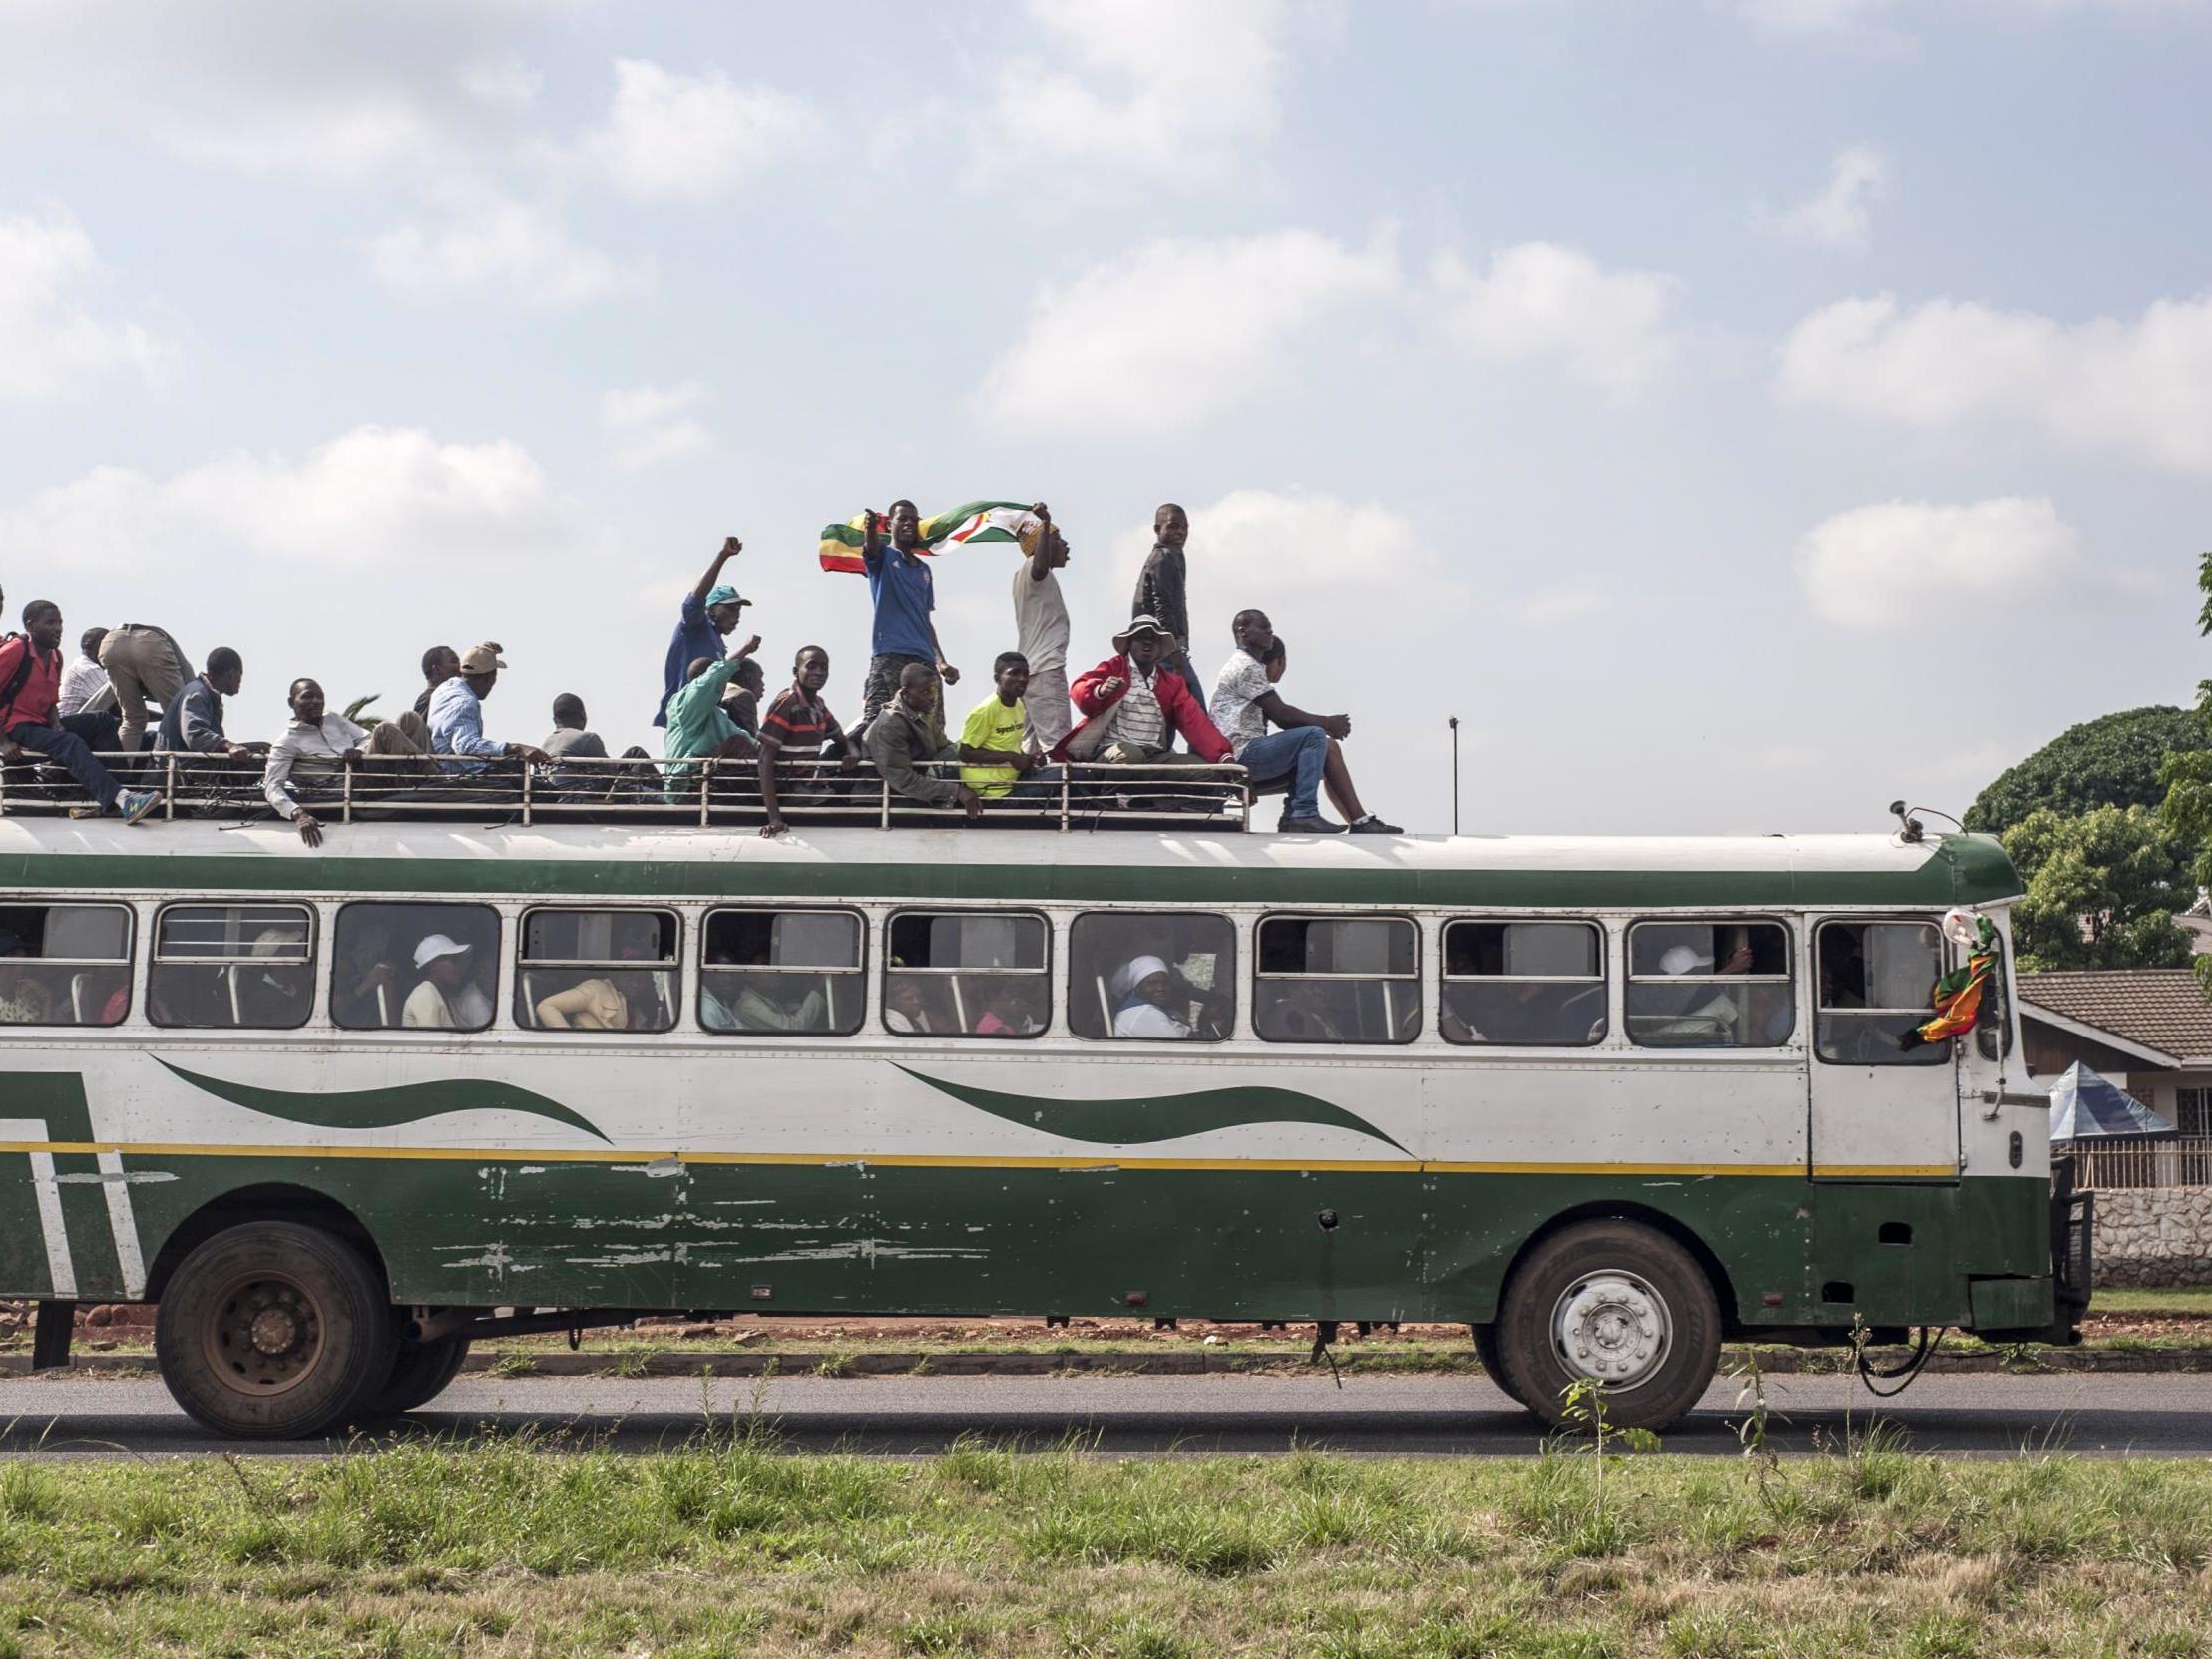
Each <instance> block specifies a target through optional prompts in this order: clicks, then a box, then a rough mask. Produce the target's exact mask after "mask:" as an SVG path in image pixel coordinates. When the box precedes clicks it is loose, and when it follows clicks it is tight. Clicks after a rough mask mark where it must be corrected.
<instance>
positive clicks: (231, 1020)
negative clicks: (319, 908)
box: [146, 904, 315, 1032]
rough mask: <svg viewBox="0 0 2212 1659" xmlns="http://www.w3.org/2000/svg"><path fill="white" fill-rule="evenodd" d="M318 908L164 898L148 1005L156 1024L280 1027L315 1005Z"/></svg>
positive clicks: (298, 1021)
mask: <svg viewBox="0 0 2212 1659" xmlns="http://www.w3.org/2000/svg"><path fill="white" fill-rule="evenodd" d="M314 944H315V923H314V916H313V913H312V912H310V911H309V910H308V909H307V908H306V907H305V906H304V905H198V904H191V905H164V906H163V907H162V910H161V914H160V915H159V916H157V917H155V919H154V969H153V972H152V973H151V974H150V975H148V977H147V982H146V1011H147V1014H148V1015H149V1016H150V1017H151V1018H152V1020H153V1022H154V1024H155V1025H157V1026H178V1027H188V1028H197V1029H202V1030H232V1029H235V1030H240V1031H264V1032H281V1031H290V1030H291V1029H292V1028H293V1027H295V1026H303V1025H305V1024H306V1022H307V1014H308V1011H309V1010H310V1009H311V1008H312V1007H313V1006H314V977H315V968H314Z"/></svg>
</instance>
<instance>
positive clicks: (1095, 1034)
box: [1068, 910, 1236, 1042]
mask: <svg viewBox="0 0 2212 1659" xmlns="http://www.w3.org/2000/svg"><path fill="white" fill-rule="evenodd" d="M1068 1025H1069V1027H1070V1029H1071V1030H1073V1031H1074V1032H1075V1034H1076V1035H1077V1036H1078V1037H1089V1038H1091V1039H1092V1040H1093V1041H1111V1040H1114V1039H1132V1038H1133V1039H1140V1040H1141V1039H1145V1038H1149V1039H1152V1040H1157V1041H1191V1040H1195V1041H1199V1042H1225V1041H1227V1040H1228V1038H1229V1037H1230V1036H1231V1035H1232V1034H1233V1033H1234V1032H1235V1030H1236V928H1235V926H1234V925H1233V924H1232V923H1231V922H1229V920H1228V919H1227V918H1226V917H1221V916H1206V915H1201V914H1196V913H1193V912H1190V911H1134V910H1112V911H1094V912H1093V913H1092V914H1090V915H1088V916H1079V917H1077V918H1076V925H1075V928H1074V930H1073V931H1072V932H1071V933H1070V935H1069V939H1068Z"/></svg>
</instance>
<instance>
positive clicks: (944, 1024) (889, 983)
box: [883, 959, 959, 1037]
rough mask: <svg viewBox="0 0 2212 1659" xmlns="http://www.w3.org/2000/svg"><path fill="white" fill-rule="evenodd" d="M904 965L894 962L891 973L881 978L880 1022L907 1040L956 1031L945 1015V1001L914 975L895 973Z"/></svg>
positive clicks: (957, 1028) (949, 1018)
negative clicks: (881, 1007)
mask: <svg viewBox="0 0 2212 1659" xmlns="http://www.w3.org/2000/svg"><path fill="white" fill-rule="evenodd" d="M904 966H905V964H904V963H901V962H899V961H897V960H896V959H894V960H893V961H892V964H891V967H892V970H893V971H892V972H891V973H889V974H886V975H885V976H884V979H883V1023H884V1025H885V1026H886V1027H887V1028H888V1029H890V1030H891V1031H894V1032H899V1033H902V1034H904V1035H906V1036H909V1037H924V1036H943V1035H944V1034H945V1033H947V1032H954V1031H958V1030H959V1027H957V1026H956V1025H955V1024H954V1023H953V1019H952V1016H951V1015H950V1014H947V1013H946V1012H944V999H943V998H942V997H939V996H937V995H935V994H934V992H933V989H932V988H929V987H926V986H925V985H924V984H923V982H922V980H921V978H920V977H919V976H918V975H914V974H902V973H899V972H897V970H898V969H900V968H903V967H904Z"/></svg>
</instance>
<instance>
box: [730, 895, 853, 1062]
mask: <svg viewBox="0 0 2212 1659" xmlns="http://www.w3.org/2000/svg"><path fill="white" fill-rule="evenodd" d="M861 943H862V931H861V924H860V918H859V917H858V916H856V915H854V914H853V913H852V912H851V911H849V910H717V911H714V912H713V913H712V914H710V915H709V916H708V917H707V918H706V939H705V945H704V961H703V963H702V965H701V968H700V971H699V1024H700V1025H701V1026H703V1027H704V1028H705V1029H706V1030H708V1031H710V1032H744V1033H746V1034H747V1035H749V1036H763V1037H777V1036H785V1035H789V1036H817V1037H850V1036H851V1035H852V1034H853V1033H854V1032H857V1031H858V1030H860V1005H861V1001H862V999H861V994H860V993H861V985H860V974H861V956H860V953H861Z"/></svg>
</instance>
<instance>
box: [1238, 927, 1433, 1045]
mask: <svg viewBox="0 0 2212 1659" xmlns="http://www.w3.org/2000/svg"><path fill="white" fill-rule="evenodd" d="M1258 956H1259V963H1258V969H1257V976H1256V983H1255V984H1254V986H1253V988H1252V1025H1253V1028H1254V1029H1255V1030H1257V1031H1258V1033H1259V1035H1260V1037H1261V1038H1262V1039H1263V1040H1265V1041H1268V1042H1411V1041H1412V1040H1413V1039H1414V1038H1415V1037H1418V1036H1420V1035H1421V983H1420V974H1421V940H1420V936H1419V935H1418V934H1417V933H1415V931H1414V926H1413V924H1412V923H1411V922H1409V921H1407V920H1406V919H1405V918H1404V917H1400V916H1375V917H1367V916H1360V917H1309V916H1270V917H1268V918H1266V919H1265V920H1264V921H1262V922H1261V923H1260V925H1259V951H1258Z"/></svg>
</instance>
